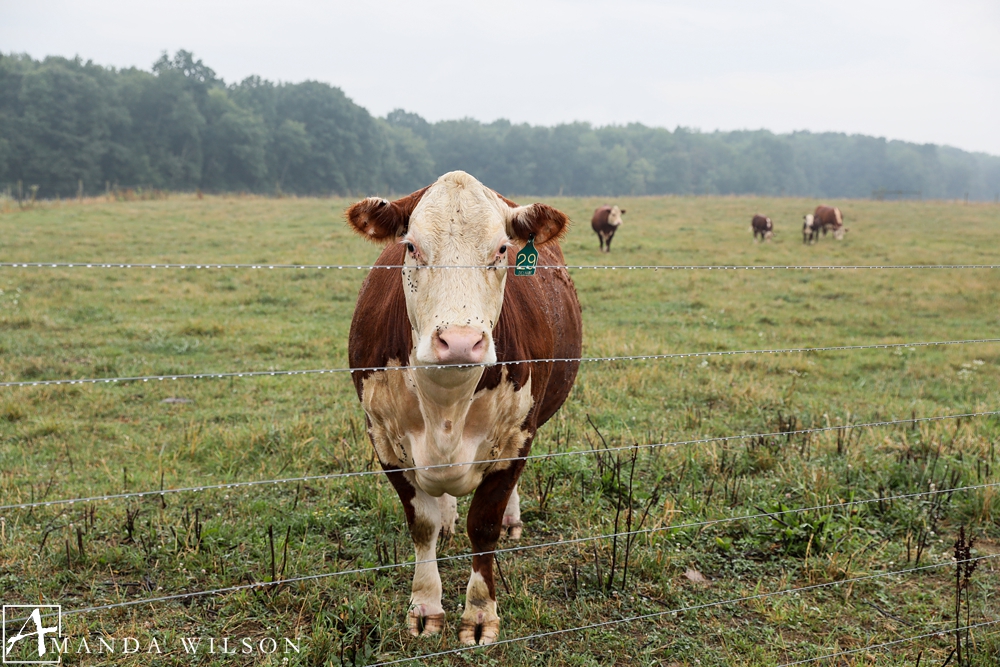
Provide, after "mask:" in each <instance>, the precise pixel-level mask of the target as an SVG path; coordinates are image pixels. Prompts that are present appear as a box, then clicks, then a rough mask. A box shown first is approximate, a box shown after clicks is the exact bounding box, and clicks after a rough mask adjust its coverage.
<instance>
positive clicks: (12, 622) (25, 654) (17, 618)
mask: <svg viewBox="0 0 1000 667" xmlns="http://www.w3.org/2000/svg"><path fill="white" fill-rule="evenodd" d="M43 613H44V615H45V618H43V617H42V615H43ZM23 614H27V616H26V617H25V616H24V615H23ZM53 617H54V618H53ZM19 626H20V629H17V630H15V629H16V628H18V627H19ZM61 634H62V607H60V606H59V605H4V606H3V664H5V665H58V664H59V661H60V659H61V658H62V656H61V655H60V652H59V648H58V641H59V637H60V635H61ZM49 638H51V641H50V639H49Z"/></svg>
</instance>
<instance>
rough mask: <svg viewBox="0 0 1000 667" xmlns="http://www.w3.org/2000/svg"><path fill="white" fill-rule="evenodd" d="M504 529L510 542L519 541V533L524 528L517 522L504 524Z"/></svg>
mask: <svg viewBox="0 0 1000 667" xmlns="http://www.w3.org/2000/svg"><path fill="white" fill-rule="evenodd" d="M504 528H505V529H506V533H507V537H509V538H510V539H512V540H519V539H521V531H522V529H523V528H524V524H523V523H521V522H520V521H518V522H517V523H511V524H504Z"/></svg>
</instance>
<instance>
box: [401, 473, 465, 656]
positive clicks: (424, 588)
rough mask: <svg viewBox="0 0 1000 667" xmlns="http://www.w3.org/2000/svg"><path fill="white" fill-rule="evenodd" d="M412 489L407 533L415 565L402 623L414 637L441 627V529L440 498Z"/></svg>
mask: <svg viewBox="0 0 1000 667" xmlns="http://www.w3.org/2000/svg"><path fill="white" fill-rule="evenodd" d="M414 491H415V493H414V496H413V499H412V500H411V501H410V502H411V503H412V505H413V521H411V522H410V536H411V537H412V538H413V547H414V550H415V551H416V562H417V564H416V566H415V567H414V571H413V590H412V592H411V593H410V609H409V612H408V613H407V615H406V623H407V626H408V628H409V630H410V634H411V635H413V636H414V637H417V636H420V635H436V634H438V633H439V632H441V631H442V630H443V629H444V607H442V606H441V575H440V574H439V573H438V566H437V538H438V533H439V532H440V531H441V506H442V504H444V503H441V499H440V498H434V497H433V496H430V495H428V494H427V493H425V492H424V491H421V490H420V489H414ZM452 500H453V501H454V499H452ZM452 521H454V519H452ZM452 525H454V523H453V524H452Z"/></svg>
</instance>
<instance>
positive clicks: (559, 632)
mask: <svg viewBox="0 0 1000 667" xmlns="http://www.w3.org/2000/svg"><path fill="white" fill-rule="evenodd" d="M998 557H1000V554H993V555H991V556H980V557H978V558H969V559H967V560H962V561H955V560H952V561H949V562H947V563H938V564H936V565H924V566H921V567H914V568H910V569H907V570H894V571H891V572H883V573H879V574H869V575H865V576H862V577H854V578H851V579H841V580H840V581H830V582H826V583H823V584H813V585H811V586H801V587H798V588H789V589H784V590H780V591H772V592H770V593H758V594H756V595H747V596H744V597H739V598H730V599H728V600H721V601H716V602H707V603H705V604H698V605H691V606H688V607H678V608H677V609H670V610H667V611H658V612H653V613H650V614H641V615H638V616H629V617H627V618H616V619H613V620H610V621H601V622H600V623H591V624H589V625H581V626H577V627H574V628H563V629H560V630H550V631H549V632H539V633H537V634H533V635H526V636H524V637H512V638H510V639H501V640H499V641H495V642H493V643H492V644H489V645H487V647H489V646H502V645H504V644H514V643H519V642H526V641H531V640H533V639H543V638H545V637H552V636H555V635H562V634H567V633H570V632H580V631H582V630H595V629H597V628H606V627H609V626H613V625H620V624H622V623H632V622H634V621H644V620H649V619H653V618H661V617H663V616H666V615H668V614H679V613H682V612H688V611H697V610H700V609H709V608H712V607H721V606H723V605H728V604H738V603H741V602H749V601H751V600H762V599H766V598H771V597H777V596H779V595H788V594H789V593H801V592H803V591H811V590H817V589H820V588H828V587H830V586H840V585H842V584H854V583H858V582H860V581H869V580H871V579H878V578H880V577H887V576H892V575H902V574H910V573H912V572H920V571H923V570H930V569H934V568H940V567H944V566H947V565H957V564H959V563H971V562H973V561H984V560H991V559H993V558H998ZM480 648H484V647H482V646H463V647H461V648H454V649H449V650H447V651H437V652H435V653H425V654H423V655H415V656H412V657H409V658H399V659H397V660H387V661H385V662H377V663H375V664H373V665H372V666H371V667H385V666H386V665H398V664H401V663H404V662H412V661H414V660H426V659H428V658H438V657H441V656H445V655H452V654H455V653H464V652H466V651H472V650H475V649H480Z"/></svg>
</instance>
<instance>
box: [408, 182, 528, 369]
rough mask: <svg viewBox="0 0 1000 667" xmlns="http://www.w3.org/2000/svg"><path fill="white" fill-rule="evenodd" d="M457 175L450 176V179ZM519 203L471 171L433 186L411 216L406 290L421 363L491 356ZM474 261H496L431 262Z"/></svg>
mask: <svg viewBox="0 0 1000 667" xmlns="http://www.w3.org/2000/svg"><path fill="white" fill-rule="evenodd" d="M449 176H450V178H449ZM512 210H513V209H511V208H510V206H508V205H507V204H506V203H504V202H503V201H501V200H500V198H499V197H498V196H497V195H496V193H494V192H493V191H492V190H488V189H487V188H486V187H484V186H483V185H482V184H481V183H479V182H478V181H476V180H475V179H474V178H472V177H471V176H468V175H467V174H454V175H452V174H449V175H448V176H446V177H442V178H441V179H440V180H438V182H437V183H435V184H434V185H432V186H431V187H430V189H429V190H427V192H425V193H424V196H423V197H422V198H421V199H420V203H419V204H417V207H416V208H415V209H414V211H413V214H412V215H411V216H410V224H409V227H408V229H407V231H406V234H405V235H404V236H403V237H402V239H400V241H399V243H402V244H403V245H404V246H405V247H406V262H405V268H404V269H403V276H402V277H403V291H404V293H405V295H406V312H407V315H408V316H409V318H410V327H411V328H412V331H413V341H414V352H415V355H414V356H415V361H416V363H418V364H462V363H492V362H495V361H496V350H495V348H494V345H493V327H494V325H495V324H496V322H497V320H498V319H499V318H500V308H501V306H502V305H503V293H504V285H505V284H506V281H507V271H506V269H507V262H508V252H507V251H508V250H509V249H511V248H512V247H513V241H512V239H511V238H510V236H509V235H508V233H507V222H508V217H509V216H510V214H511V211H512ZM440 266H475V267H489V268H474V269H472V268H468V269H466V268H462V269H445V268H426V267H440Z"/></svg>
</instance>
